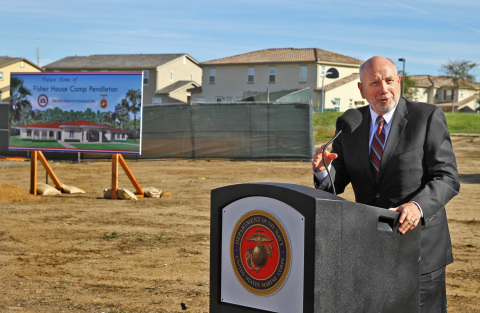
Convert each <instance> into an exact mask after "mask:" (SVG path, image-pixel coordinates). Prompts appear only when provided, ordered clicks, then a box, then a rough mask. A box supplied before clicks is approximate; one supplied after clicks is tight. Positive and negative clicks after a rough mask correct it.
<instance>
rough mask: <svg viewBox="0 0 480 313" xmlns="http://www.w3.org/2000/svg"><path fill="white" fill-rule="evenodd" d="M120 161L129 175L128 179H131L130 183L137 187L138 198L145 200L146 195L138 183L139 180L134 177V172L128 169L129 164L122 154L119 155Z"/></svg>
mask: <svg viewBox="0 0 480 313" xmlns="http://www.w3.org/2000/svg"><path fill="white" fill-rule="evenodd" d="M118 160H119V162H120V165H121V166H122V168H123V170H124V171H125V174H127V176H128V179H130V182H131V183H132V185H133V187H135V190H136V191H137V195H136V196H137V198H143V196H144V193H143V189H142V187H140V184H139V183H138V181H137V179H136V178H135V176H133V173H132V171H131V170H130V168H129V167H128V165H127V163H126V162H125V159H124V158H123V156H122V155H121V154H119V155H118Z"/></svg>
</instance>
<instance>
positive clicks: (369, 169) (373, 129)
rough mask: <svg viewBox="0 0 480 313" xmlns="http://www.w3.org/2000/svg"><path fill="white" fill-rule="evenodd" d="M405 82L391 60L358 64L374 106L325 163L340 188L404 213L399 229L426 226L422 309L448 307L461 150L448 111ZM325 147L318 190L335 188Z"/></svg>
mask: <svg viewBox="0 0 480 313" xmlns="http://www.w3.org/2000/svg"><path fill="white" fill-rule="evenodd" d="M400 80H401V76H400V75H398V73H397V69H396V66H395V63H394V62H393V61H391V60H389V59H385V58H382V57H378V56H375V57H372V58H370V59H368V60H367V61H365V62H364V63H363V64H362V65H361V66H360V83H358V88H359V89H360V93H361V94H362V97H363V98H364V99H366V100H367V101H368V103H369V106H365V107H362V108H360V109H359V111H360V112H361V114H362V117H363V120H362V122H361V124H360V126H359V127H358V128H357V129H356V130H354V131H353V132H352V133H351V134H340V136H339V137H338V138H337V139H336V140H335V141H334V142H333V145H332V151H331V152H328V151H325V162H326V164H327V166H329V168H330V173H331V175H332V178H333V181H334V186H335V189H336V190H337V191H338V193H341V192H343V191H344V189H345V187H346V186H347V185H348V184H349V183H351V184H352V187H353V191H354V193H355V199H356V201H357V202H359V203H363V204H368V205H372V206H376V207H381V208H385V209H390V210H393V211H398V212H400V217H399V223H400V225H399V227H398V231H399V232H401V233H406V232H408V231H410V230H412V229H414V228H415V227H417V226H418V225H420V227H421V228H422V231H421V261H420V267H421V277H420V311H421V312H436V313H438V312H446V306H447V305H446V301H447V300H446V290H445V289H446V288H445V267H446V265H448V264H450V263H451V262H453V256H452V246H451V241H450V233H449V230H448V224H447V218H446V212H445V205H446V203H447V202H448V201H449V200H450V199H451V198H453V197H454V196H455V195H457V194H458V192H459V189H460V183H459V181H458V172H457V166H456V161H455V155H454V153H453V148H452V143H451V140H450V135H449V133H448V129H447V124H446V119H445V115H444V113H443V111H442V110H441V109H440V108H439V107H437V106H435V105H431V104H427V103H419V102H413V101H410V100H407V99H405V98H402V97H400V89H401V86H400ZM377 117H378V121H377ZM371 147H372V148H371ZM322 150H323V146H322V147H321V148H319V149H317V150H316V151H315V154H314V156H313V161H312V164H313V170H314V182H315V187H316V188H319V189H322V190H325V191H330V192H332V190H333V188H332V185H331V182H330V180H329V179H328V178H327V179H325V178H326V175H327V174H326V171H325V166H324V162H323V160H322ZM374 154H375V155H374Z"/></svg>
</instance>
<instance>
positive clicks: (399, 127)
mask: <svg viewBox="0 0 480 313" xmlns="http://www.w3.org/2000/svg"><path fill="white" fill-rule="evenodd" d="M407 114H408V110H407V105H406V103H405V99H403V98H400V101H399V102H398V105H397V108H396V109H395V114H394V116H393V119H392V122H391V123H392V125H391V126H390V132H389V133H388V138H387V142H386V144H385V149H384V150H383V156H382V161H381V164H380V173H379V179H378V181H380V180H381V179H382V176H383V173H384V172H385V168H386V167H387V165H388V162H389V161H390V159H391V158H392V155H393V153H394V151H395V148H396V147H397V144H398V142H399V141H400V138H401V137H402V134H403V131H404V129H405V127H406V126H407V122H408V121H407V120H406V119H405V116H406V115H407Z"/></svg>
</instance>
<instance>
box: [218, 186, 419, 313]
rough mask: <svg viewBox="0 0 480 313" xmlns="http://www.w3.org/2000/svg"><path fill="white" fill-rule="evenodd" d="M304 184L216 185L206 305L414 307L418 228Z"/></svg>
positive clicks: (235, 308)
mask: <svg viewBox="0 0 480 313" xmlns="http://www.w3.org/2000/svg"><path fill="white" fill-rule="evenodd" d="M398 216H399V213H397V212H393V211H389V210H385V209H381V208H376V207H371V206H367V205H362V204H358V203H354V202H350V201H347V200H345V199H343V198H341V197H338V196H335V195H332V194H329V193H326V192H323V191H320V190H317V189H314V188H309V187H305V186H299V185H291V184H277V183H252V184H241V185H233V186H226V187H222V188H218V189H215V190H212V194H211V233H210V236H211V239H210V243H211V246H210V312H285V313H295V312H315V313H317V312H389V313H390V312H408V313H411V312H418V307H419V277H420V228H419V227H417V228H416V229H414V230H413V231H410V232H408V233H406V234H404V235H401V234H400V233H399V232H398V231H397V227H398Z"/></svg>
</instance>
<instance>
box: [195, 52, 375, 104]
mask: <svg viewBox="0 0 480 313" xmlns="http://www.w3.org/2000/svg"><path fill="white" fill-rule="evenodd" d="M362 62H363V61H362V60H359V59H355V58H352V57H348V56H345V55H341V54H338V53H334V52H330V51H326V50H322V49H318V48H309V49H295V48H281V49H265V50H259V51H254V52H249V53H245V54H240V55H235V56H231V57H226V58H221V59H216V60H212V61H207V62H202V63H200V66H201V67H202V69H203V78H202V82H203V84H202V86H201V87H199V88H195V89H193V90H191V91H192V101H193V102H234V101H240V100H244V101H246V100H250V101H252V100H253V101H269V102H273V101H282V100H281V99H286V98H287V99H295V98H296V99H297V101H302V102H305V101H309V102H310V103H312V104H313V106H314V108H315V109H316V110H319V111H321V110H322V109H323V110H335V111H345V110H347V109H349V108H354V107H358V106H363V105H366V104H367V103H366V102H365V101H364V100H363V99H362V97H361V95H360V93H359V92H358V88H357V83H358V82H359V74H358V72H359V67H360V64H361V63H362ZM331 69H336V70H337V71H338V74H339V76H338V78H328V77H329V76H330V75H326V74H327V73H329V72H328V71H329V70H331ZM322 87H324V90H325V103H323V101H322V89H323V88H322ZM299 91H304V92H299ZM305 91H307V92H305ZM294 93H296V97H295V96H294ZM288 95H291V96H290V97H289V96H288ZM305 95H306V96H305ZM259 99H260V100H259Z"/></svg>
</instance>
